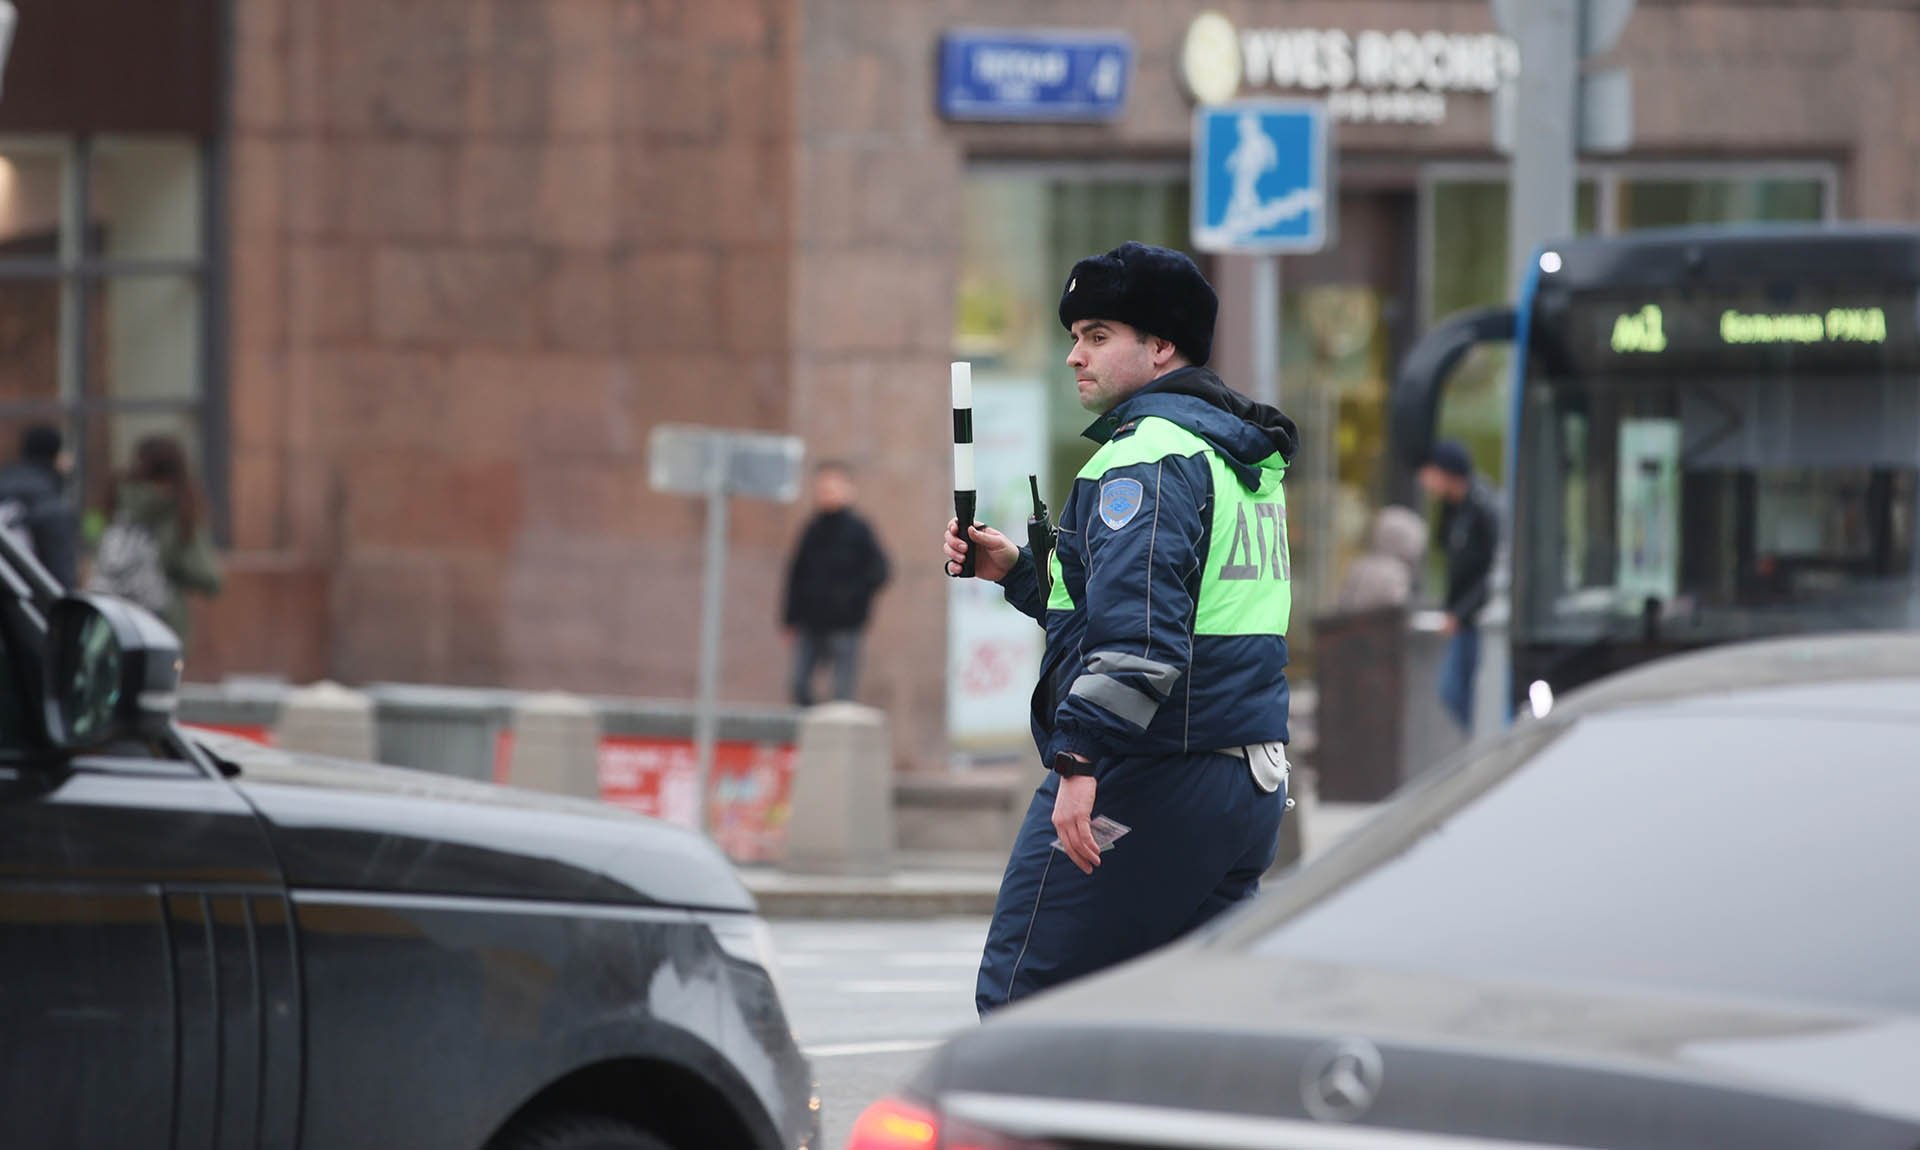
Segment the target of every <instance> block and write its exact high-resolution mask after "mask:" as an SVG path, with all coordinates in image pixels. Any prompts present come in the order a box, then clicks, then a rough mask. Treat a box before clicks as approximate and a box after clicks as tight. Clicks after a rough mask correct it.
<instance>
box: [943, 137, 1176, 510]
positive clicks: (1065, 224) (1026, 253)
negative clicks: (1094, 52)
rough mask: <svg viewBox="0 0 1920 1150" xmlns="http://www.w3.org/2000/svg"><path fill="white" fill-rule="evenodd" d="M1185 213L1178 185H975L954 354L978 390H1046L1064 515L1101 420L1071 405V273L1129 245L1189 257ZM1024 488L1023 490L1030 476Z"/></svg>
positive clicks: (1063, 181) (1052, 472)
mask: <svg viewBox="0 0 1920 1150" xmlns="http://www.w3.org/2000/svg"><path fill="white" fill-rule="evenodd" d="M1187 213H1188V208H1187V184H1186V181H1185V180H1184V179H1181V178H1175V177H1173V176H1172V175H1169V176H1168V177H1166V178H1164V179H1159V180H1152V179H1144V180H1142V179H1136V180H1114V181H1107V180H1097V179H1093V178H1088V177H1078V178H1065V177H1059V176H1050V175H1046V174H1042V173H1023V172H1019V171H1008V172H993V171H982V172H975V173H971V174H969V176H968V177H967V187H966V234H965V241H964V248H963V252H962V257H961V271H960V285H959V303H958V315H957V317H956V322H955V331H954V355H955V358H961V359H968V360H970V361H972V363H973V365H974V368H973V370H974V378H975V380H976V381H985V382H995V381H998V382H1001V383H1012V384H1018V385H1020V386H1029V387H1033V388H1036V389H1037V390H1038V391H1039V393H1040V394H1041V396H1042V397H1043V402H1044V405H1045V410H1046V416H1047V428H1046V432H1045V438H1046V449H1045V450H1046V454H1047V459H1046V461H1045V462H1046V478H1047V480H1048V487H1047V489H1046V490H1047V492H1048V496H1047V497H1048V499H1049V500H1050V501H1052V502H1053V505H1054V506H1056V507H1057V506H1059V501H1061V500H1064V499H1065V498H1066V493H1067V489H1068V487H1069V486H1070V484H1071V483H1072V480H1073V476H1074V473H1075V472H1077V471H1078V470H1079V469H1080V466H1081V465H1082V464H1083V463H1085V462H1086V461H1087V460H1088V459H1089V458H1091V457H1092V455H1093V451H1094V445H1093V444H1092V443H1090V442H1088V441H1087V440H1085V439H1082V438H1081V437H1080V432H1081V430H1082V429H1083V428H1085V427H1086V426H1087V424H1088V423H1090V422H1092V419H1093V416H1092V415H1090V414H1088V413H1087V412H1086V411H1085V410H1084V409H1082V408H1081V407H1080V404H1079V401H1078V399H1077V398H1076V396H1075V392H1074V388H1073V373H1072V372H1071V371H1070V370H1068V368H1067V366H1066V358H1067V350H1068V342H1067V336H1066V332H1065V331H1064V330H1062V329H1061V327H1060V320H1059V318H1058V317H1059V305H1060V287H1061V284H1062V283H1063V282H1065V276H1066V273H1067V269H1069V268H1071V267H1072V266H1073V264H1074V262H1075V261H1077V260H1079V259H1082V258H1084V257H1086V256H1089V255H1093V254H1095V253H1097V252H1103V251H1106V250H1107V249H1109V248H1112V247H1115V246H1117V245H1119V244H1121V243H1124V242H1126V241H1127V240H1139V241H1140V242H1142V243H1149V244H1160V245H1163V246H1166V247H1173V248H1182V249H1184V248H1186V247H1187ZM1033 466H1034V467H1038V466H1040V461H1035V463H1034V465H1033ZM1030 470H1031V468H1030ZM1016 478H1019V479H1020V481H1021V483H1022V484H1023V485H1024V483H1025V477H1024V474H1023V475H1021V476H1019V477H1016Z"/></svg>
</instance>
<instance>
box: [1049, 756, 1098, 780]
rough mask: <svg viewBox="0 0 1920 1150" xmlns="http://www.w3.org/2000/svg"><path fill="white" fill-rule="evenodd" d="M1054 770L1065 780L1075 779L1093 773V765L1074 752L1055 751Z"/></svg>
mask: <svg viewBox="0 0 1920 1150" xmlns="http://www.w3.org/2000/svg"><path fill="white" fill-rule="evenodd" d="M1053 769H1054V772H1055V773H1056V774H1058V775H1059V776H1060V777H1061V778H1063V779H1075V778H1079V777H1080V776H1081V775H1090V774H1092V773H1093V764H1092V763H1089V762H1088V761H1086V760H1085V759H1083V758H1081V757H1080V756H1078V755H1076V754H1074V753H1073V752H1072V751H1055V752H1054V753H1053Z"/></svg>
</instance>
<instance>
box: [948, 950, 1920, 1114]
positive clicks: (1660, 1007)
mask: <svg viewBox="0 0 1920 1150" xmlns="http://www.w3.org/2000/svg"><path fill="white" fill-rule="evenodd" d="M1348 1039H1361V1040H1365V1041H1366V1042H1368V1043H1371V1044H1372V1045H1373V1046H1374V1047H1376V1048H1377V1050H1378V1051H1379V1053H1380V1056H1381V1058H1380V1063H1381V1068H1382V1081H1381V1083H1380V1087H1379V1091H1378V1097H1377V1102H1376V1103H1375V1104H1374V1105H1373V1106H1372V1108H1371V1109H1370V1110H1369V1111H1368V1112H1367V1114H1366V1115H1365V1116H1364V1118H1363V1122H1364V1124H1368V1125H1373V1124H1377V1125H1381V1126H1388V1127H1399V1128H1403V1129H1415V1130H1430V1131H1439V1130H1445V1131H1448V1132H1450V1133H1456V1134H1474V1135H1479V1136H1482V1137H1487V1138H1500V1139H1515V1140H1523V1141H1533V1142H1538V1143H1542V1144H1554V1145H1615V1146H1621V1145H1635V1146H1669V1145H1670V1146H1682V1145H1692V1146H1741V1147H1743V1150H1753V1148H1756V1147H1764V1146H1789V1145H1801V1146H1810V1145H1820V1146H1826V1147H1837V1146H1863V1147H1864V1146H1876V1147H1877V1146H1888V1147H1899V1148H1900V1150H1911V1148H1912V1147H1913V1146H1915V1145H1917V1144H1920V1089H1916V1084H1920V1019H1916V1018H1914V1017H1912V1016H1905V1015H1880V1016H1874V1015H1863V1014H1859V1013H1846V1012H1841V1011H1838V1010H1836V1011H1831V1012H1816V1011H1812V1010H1796V1009H1793V1008H1791V1007H1776V1006H1775V1005H1774V1004H1771V1003H1762V1004H1752V1003H1747V1002H1703V1001H1700V1000H1678V999H1671V998H1655V997H1649V996H1642V995H1636V994H1634V993H1633V992H1632V991H1631V990H1624V991H1623V990H1619V989H1613V988H1609V989H1606V990H1593V989H1588V988H1571V987H1537V986H1525V987H1523V986H1515V985H1511V984H1508V985H1492V984H1477V983H1472V982H1467V981H1462V980H1458V979H1451V978H1442V977H1436V976H1430V975H1423V974H1412V973H1389V972H1382V971H1373V970H1359V969H1354V968H1350V967H1342V966H1336V965H1329V964H1324V963H1318V962H1308V961H1304V960H1297V959H1288V958H1281V957H1275V956H1269V955H1257V954H1247V953H1244V952H1241V951H1237V950H1226V949H1209V948H1207V947H1205V946H1202V945H1195V944H1187V945H1181V946H1176V947H1174V948H1171V949H1169V950H1166V951H1162V952H1160V953H1158V954H1156V955H1153V956H1150V957H1148V958H1146V959H1144V960H1141V961H1138V962H1135V963H1133V964H1130V965H1128V966H1125V967H1121V968H1119V969H1117V970H1115V971H1113V972H1110V973H1108V974H1106V975H1103V976H1099V977H1096V978H1092V979H1088V980H1086V981H1083V982H1080V983H1077V984H1074V985H1070V986H1067V987H1065V988H1063V989H1061V990H1059V991H1056V992H1053V993H1050V994H1045V995H1041V996H1039V997H1037V998H1035V999H1033V1000H1030V1001H1029V1002H1027V1003H1024V1004H1022V1005H1020V1006H1017V1007H1014V1008H1011V1009H1009V1010H1006V1011H1003V1012H1001V1013H999V1014H997V1015H995V1016H994V1017H993V1018H992V1019H991V1020H989V1022H988V1023H987V1024H986V1025H984V1026H983V1027H981V1028H980V1029H979V1030H978V1031H975V1032H970V1033H968V1034H965V1035H962V1036H961V1037H959V1038H957V1039H955V1040H954V1041H953V1042H951V1043H949V1044H948V1045H947V1046H946V1047H945V1048H943V1049H942V1050H941V1051H940V1052H939V1053H938V1054H937V1055H935V1057H934V1059H933V1060H932V1061H931V1062H930V1063H928V1065H927V1066H926V1067H925V1069H924V1070H923V1071H922V1073H921V1075H920V1077H919V1078H918V1079H917V1080H916V1082H915V1090H916V1092H917V1093H920V1094H922V1095H923V1096H934V1095H943V1096H951V1095H953V1094H954V1093H956V1092H960V1093H976V1094H984V1095H1000V1094H1005V1095H1024V1096H1036V1095H1037V1096H1046V1097H1052V1098H1062V1099H1067V1098H1071V1099H1077V1100H1092V1101H1100V1102H1114V1103H1124V1104H1129V1105H1135V1106H1155V1107H1166V1108H1170V1109H1184V1110H1204V1111H1216V1112H1221V1113H1230V1114H1242V1115H1256V1116H1262V1117H1270V1118H1275V1119H1291V1120H1312V1119H1313V1117H1314V1115H1313V1114H1312V1113H1311V1110H1310V1107H1309V1105H1308V1103H1307V1100H1306V1098H1305V1094H1306V1091H1307V1087H1308V1085H1309V1084H1310V1083H1311V1081H1312V1079H1313V1076H1314V1066H1315V1065H1316V1061H1315V1060H1316V1057H1322V1056H1324V1054H1325V1052H1327V1051H1328V1050H1329V1049H1331V1048H1332V1047H1334V1046H1335V1045H1336V1044H1338V1043H1339V1042H1341V1041H1343V1040H1348Z"/></svg>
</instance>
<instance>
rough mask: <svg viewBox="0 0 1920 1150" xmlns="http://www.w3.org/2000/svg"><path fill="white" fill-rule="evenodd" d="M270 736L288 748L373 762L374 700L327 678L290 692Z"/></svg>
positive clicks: (279, 744) (276, 742)
mask: <svg viewBox="0 0 1920 1150" xmlns="http://www.w3.org/2000/svg"><path fill="white" fill-rule="evenodd" d="M273 739H274V742H275V744H277V745H278V746H281V747H284V748H286V749H287V750H289V751H305V752H307V753H309V754H315V755H331V756H333V757H334V758H337V759H356V760H359V761H361V762H372V761H373V757H374V749H373V748H374V721H373V700H372V699H370V698H368V697H367V696H366V695H364V694H362V693H361V692H359V691H355V690H352V689H350V688H347V687H342V686H341V685H340V684H338V683H335V682H331V681H327V680H322V681H321V682H318V683H314V684H312V685H311V686H306V687H300V688H298V689H296V690H293V691H289V692H288V693H287V697H286V699H285V700H284V701H283V702H282V703H281V705H280V724H279V726H278V727H277V728H275V730H274V735H273Z"/></svg>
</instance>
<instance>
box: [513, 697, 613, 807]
mask: <svg viewBox="0 0 1920 1150" xmlns="http://www.w3.org/2000/svg"><path fill="white" fill-rule="evenodd" d="M507 782H508V784H509V785H511V786H516V787H526V788H528V789H529V790H536V791H547V792H549V793H551V794H556V795H572V796H574V797H575V798H581V799H597V798H599V797H600V717H599V715H598V714H596V713H595V712H594V709H593V706H592V704H590V703H588V702H587V701H586V700H585V699H582V698H579V697H577V696H574V695H559V694H551V695H528V696H526V697H524V698H522V699H520V700H518V701H516V702H515V703H514V705H513V752H512V754H511V755H510V756H509V757H508V760H507Z"/></svg>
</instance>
